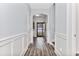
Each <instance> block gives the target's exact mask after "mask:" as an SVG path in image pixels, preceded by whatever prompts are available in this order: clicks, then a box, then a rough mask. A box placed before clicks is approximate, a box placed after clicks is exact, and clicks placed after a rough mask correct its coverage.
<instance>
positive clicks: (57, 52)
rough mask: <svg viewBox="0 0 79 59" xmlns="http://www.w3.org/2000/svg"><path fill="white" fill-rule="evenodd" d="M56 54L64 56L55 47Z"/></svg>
mask: <svg viewBox="0 0 79 59" xmlns="http://www.w3.org/2000/svg"><path fill="white" fill-rule="evenodd" d="M55 53H56V55H57V56H62V54H61V53H60V52H59V50H58V49H57V48H56V47H55Z"/></svg>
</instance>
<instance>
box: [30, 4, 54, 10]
mask: <svg viewBox="0 0 79 59" xmlns="http://www.w3.org/2000/svg"><path fill="white" fill-rule="evenodd" d="M51 5H53V3H30V6H31V8H32V9H48V8H49V7H50V6H51Z"/></svg>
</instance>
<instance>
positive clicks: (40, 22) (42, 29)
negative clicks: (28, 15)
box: [37, 22, 46, 37]
mask: <svg viewBox="0 0 79 59" xmlns="http://www.w3.org/2000/svg"><path fill="white" fill-rule="evenodd" d="M38 24H42V28H43V24H45V32H46V23H45V22H37V37H44V35H43V29H42V36H39V35H38Z"/></svg>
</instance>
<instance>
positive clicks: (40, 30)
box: [37, 22, 46, 37]
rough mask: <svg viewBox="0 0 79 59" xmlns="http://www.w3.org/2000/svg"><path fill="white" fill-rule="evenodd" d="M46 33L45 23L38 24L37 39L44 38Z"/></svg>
mask: <svg viewBox="0 0 79 59" xmlns="http://www.w3.org/2000/svg"><path fill="white" fill-rule="evenodd" d="M45 33H46V24H45V22H37V37H44V36H45Z"/></svg>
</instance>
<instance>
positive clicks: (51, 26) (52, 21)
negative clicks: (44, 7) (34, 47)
mask: <svg viewBox="0 0 79 59" xmlns="http://www.w3.org/2000/svg"><path fill="white" fill-rule="evenodd" d="M54 7H55V6H54V4H52V5H51V7H49V20H48V21H49V36H50V42H54V41H55V38H54V35H55V34H54V32H55V15H54V14H55V10H54V9H55V8H54Z"/></svg>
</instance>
